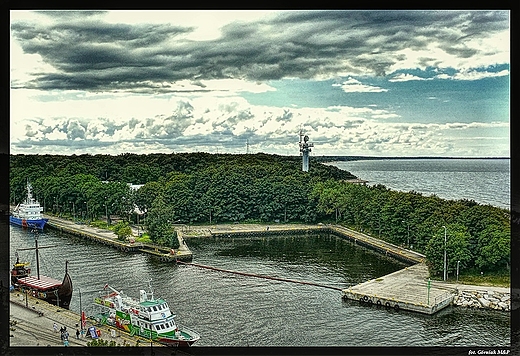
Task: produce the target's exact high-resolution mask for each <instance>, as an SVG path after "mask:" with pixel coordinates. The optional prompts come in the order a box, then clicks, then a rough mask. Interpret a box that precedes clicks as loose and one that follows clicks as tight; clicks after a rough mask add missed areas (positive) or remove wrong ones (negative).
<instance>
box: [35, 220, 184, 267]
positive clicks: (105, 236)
mask: <svg viewBox="0 0 520 356" xmlns="http://www.w3.org/2000/svg"><path fill="white" fill-rule="evenodd" d="M45 217H46V218H48V219H49V221H48V222H47V226H48V227H50V228H52V229H55V230H59V231H63V232H66V233H68V234H71V235H75V236H78V237H81V238H86V239H89V240H92V241H95V242H97V243H100V244H103V245H107V246H111V247H113V248H116V249H118V250H120V251H123V252H132V253H136V252H142V253H147V254H150V255H152V256H154V257H157V258H158V259H159V260H161V261H164V262H175V261H191V260H192V259H193V253H192V252H191V251H190V249H189V248H188V246H187V245H186V243H185V242H184V239H183V238H182V235H181V234H178V235H177V239H178V240H179V245H180V247H179V248H178V249H177V250H172V249H170V248H168V247H164V246H159V245H154V244H149V243H141V242H132V241H129V242H126V241H120V240H118V239H117V236H116V235H115V234H114V232H112V231H110V230H106V229H100V228H97V227H94V226H90V225H87V224H76V223H74V222H73V221H70V220H66V219H61V218H57V217H54V216H45Z"/></svg>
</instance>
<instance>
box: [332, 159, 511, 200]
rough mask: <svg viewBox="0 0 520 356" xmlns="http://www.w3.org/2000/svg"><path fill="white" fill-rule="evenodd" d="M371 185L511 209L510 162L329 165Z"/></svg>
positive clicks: (379, 161)
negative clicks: (381, 185)
mask: <svg viewBox="0 0 520 356" xmlns="http://www.w3.org/2000/svg"><path fill="white" fill-rule="evenodd" d="M328 164H330V165H334V166H336V167H338V168H340V169H342V170H346V171H348V172H350V173H352V174H353V175H355V176H356V177H358V178H359V179H363V180H366V181H368V183H367V184H369V185H374V184H383V185H384V186H386V187H387V188H390V189H393V190H399V191H404V192H409V191H416V192H418V193H422V194H423V195H426V196H429V195H433V194H435V195H437V196H438V197H440V198H443V199H450V200H452V199H454V200H458V199H468V200H474V201H476V202H477V203H481V204H490V205H493V206H497V207H500V208H505V209H510V202H511V200H510V196H511V174H510V160H509V159H466V158H461V159H459V158H453V159H439V158H424V159H374V160H372V159H371V160H359V161H338V162H331V163H328Z"/></svg>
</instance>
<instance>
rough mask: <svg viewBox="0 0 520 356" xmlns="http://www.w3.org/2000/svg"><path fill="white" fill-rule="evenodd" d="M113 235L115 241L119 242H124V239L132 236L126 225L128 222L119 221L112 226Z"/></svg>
mask: <svg viewBox="0 0 520 356" xmlns="http://www.w3.org/2000/svg"><path fill="white" fill-rule="evenodd" d="M114 233H115V234H116V235H117V239H118V240H120V241H126V239H127V238H128V237H130V236H132V228H131V227H130V225H129V224H128V221H119V222H118V223H117V224H116V225H115V226H114Z"/></svg>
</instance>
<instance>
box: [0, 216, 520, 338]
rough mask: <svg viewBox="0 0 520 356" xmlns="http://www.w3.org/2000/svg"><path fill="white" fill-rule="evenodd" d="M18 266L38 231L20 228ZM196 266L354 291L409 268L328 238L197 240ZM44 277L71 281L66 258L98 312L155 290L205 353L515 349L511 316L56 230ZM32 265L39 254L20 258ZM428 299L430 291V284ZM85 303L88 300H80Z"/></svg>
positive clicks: (44, 257) (14, 236) (49, 234)
mask: <svg viewBox="0 0 520 356" xmlns="http://www.w3.org/2000/svg"><path fill="white" fill-rule="evenodd" d="M9 229H10V262H11V263H13V262H14V260H15V257H14V256H15V251H16V249H17V248H27V247H33V246H34V239H33V234H32V233H31V232H29V231H27V230H23V229H21V228H18V227H16V226H10V227H9ZM187 243H188V245H189V247H190V249H191V250H192V251H193V253H194V258H193V262H196V263H199V264H204V265H210V266H214V267H218V268H222V269H227V270H235V271H240V272H247V273H254V274H260V275H268V276H274V277H281V278H286V279H291V280H300V281H309V282H316V283H319V284H323V285H328V286H334V287H339V288H347V287H349V286H352V285H355V284H358V283H360V282H363V281H366V280H369V279H373V278H377V277H380V276H383V275H386V274H388V273H391V272H394V271H397V270H399V269H401V268H403V267H405V265H404V264H402V263H400V262H397V261H395V260H392V259H390V258H387V257H385V256H381V255H379V254H376V253H375V252H372V251H369V250H366V249H364V248H361V247H359V246H356V245H354V244H353V243H351V242H348V241H346V240H344V239H341V238H337V237H331V236H328V235H306V236H291V237H287V236H285V237H275V236H270V237H263V238H219V239H216V238H207V237H206V238H189V239H187ZM39 244H40V245H41V246H46V245H55V247H52V248H46V249H42V250H41V251H40V256H41V258H40V264H41V273H42V274H45V275H49V276H52V277H54V278H57V279H61V278H62V277H63V274H64V268H65V262H64V261H65V259H67V260H68V261H70V264H69V272H70V275H71V277H72V280H73V283H74V293H73V298H72V301H71V310H73V311H76V312H78V313H79V311H80V303H81V305H82V307H83V309H84V310H86V312H87V314H93V313H95V307H94V305H93V304H92V300H93V298H94V297H95V296H97V295H98V293H99V291H101V290H102V289H103V286H104V285H105V284H106V283H108V284H109V285H111V286H113V287H114V288H116V289H119V290H123V291H124V292H125V293H126V294H128V295H131V296H134V297H136V298H137V297H138V296H139V289H146V290H148V283H149V281H150V280H151V284H152V286H153V288H154V294H155V296H156V297H162V298H165V299H166V300H167V301H168V302H169V305H170V307H171V309H172V311H173V312H174V313H175V314H176V315H177V319H176V320H177V322H178V323H179V324H180V325H182V326H186V327H188V328H191V329H193V330H195V331H197V332H198V333H200V335H201V339H200V340H199V341H198V342H197V344H196V345H198V346H300V347H305V346H350V347H371V346H376V347H393V346H396V347H402V346H413V347H435V346H462V347H468V346H476V345H477V346H478V345H482V346H486V347H493V346H494V347H506V346H509V345H510V314H509V313H506V312H498V311H490V310H470V309H464V308H460V307H459V308H457V307H448V308H446V309H444V310H442V311H440V312H438V313H436V314H434V315H424V314H419V313H413V312H406V311H402V310H400V311H395V310H393V309H392V310H386V309H384V308H383V309H379V308H377V307H376V306H373V307H368V306H366V305H360V304H359V302H357V301H348V300H343V299H342V293H341V291H338V290H334V289H329V288H321V287H317V286H311V285H302V284H294V283H288V282H281V281H276V280H268V279H262V278H255V277H247V276H242V275H236V274H229V273H224V272H217V271H213V270H207V269H201V268H198V267H195V266H190V265H175V264H172V263H164V262H160V261H157V260H155V259H154V258H153V257H151V256H149V255H146V254H139V253H136V254H130V253H124V252H120V251H118V250H115V249H112V248H110V247H106V246H101V245H97V244H95V243H93V242H90V241H84V240H82V239H81V238H78V237H73V236H70V235H68V234H65V233H61V232H57V231H54V230H52V229H48V228H46V229H45V231H44V232H42V233H40V234H39ZM19 253H20V258H21V259H23V260H26V259H27V260H30V261H32V262H33V263H32V268H33V269H34V268H35V265H34V261H35V257H34V252H33V251H20V252H19ZM424 292H425V293H427V287H426V285H425V289H424ZM80 296H81V298H80Z"/></svg>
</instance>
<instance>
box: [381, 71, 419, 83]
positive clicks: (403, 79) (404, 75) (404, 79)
mask: <svg viewBox="0 0 520 356" xmlns="http://www.w3.org/2000/svg"><path fill="white" fill-rule="evenodd" d="M409 80H426V79H425V78H421V77H418V76H416V75H412V74H409V73H399V74H397V75H396V76H394V77H392V78H390V79H388V81H389V82H407V81H409Z"/></svg>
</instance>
